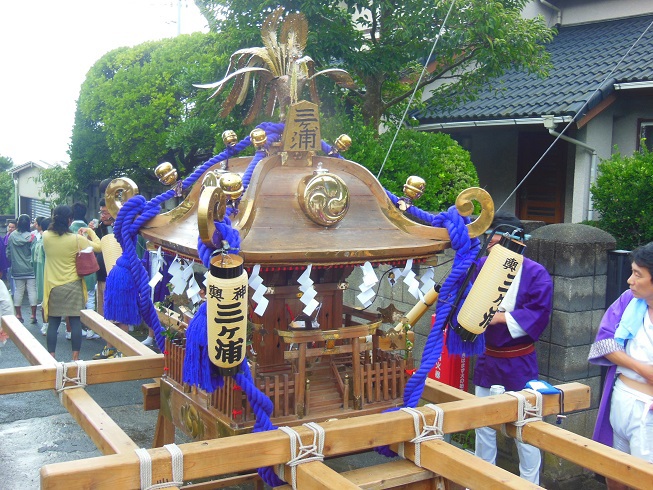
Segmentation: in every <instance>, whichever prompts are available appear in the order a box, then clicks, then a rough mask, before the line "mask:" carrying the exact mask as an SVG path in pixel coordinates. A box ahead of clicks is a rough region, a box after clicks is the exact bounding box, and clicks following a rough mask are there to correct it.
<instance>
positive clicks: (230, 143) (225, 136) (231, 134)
mask: <svg viewBox="0 0 653 490" xmlns="http://www.w3.org/2000/svg"><path fill="white" fill-rule="evenodd" d="M222 141H223V142H224V145H225V146H226V147H228V148H232V147H234V146H236V143H238V136H237V135H236V132H235V131H232V130H231V129H227V130H226V131H225V132H224V133H222Z"/></svg>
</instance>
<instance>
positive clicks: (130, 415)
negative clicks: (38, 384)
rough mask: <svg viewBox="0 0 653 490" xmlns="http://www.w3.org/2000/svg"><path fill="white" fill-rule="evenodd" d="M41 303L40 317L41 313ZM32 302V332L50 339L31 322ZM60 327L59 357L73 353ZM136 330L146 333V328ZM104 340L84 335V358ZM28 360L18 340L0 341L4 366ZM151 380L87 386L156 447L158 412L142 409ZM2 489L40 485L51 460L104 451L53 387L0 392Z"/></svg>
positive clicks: (144, 443) (135, 435) (137, 436)
mask: <svg viewBox="0 0 653 490" xmlns="http://www.w3.org/2000/svg"><path fill="white" fill-rule="evenodd" d="M40 315H41V313H40V309H39V312H38V314H37V317H38V318H40ZM29 317H30V312H29V307H23V318H26V319H27V320H26V322H27V323H26V324H25V325H26V326H27V328H28V330H29V331H30V332H32V334H33V335H34V336H35V337H36V338H37V339H38V340H39V341H40V342H41V343H42V344H43V345H45V337H44V336H42V335H41V332H40V326H41V323H40V322H39V323H38V324H32V323H29ZM64 331H65V329H64V328H63V327H62V328H60V329H59V338H58V341H57V352H56V354H57V360H59V361H68V360H70V357H71V347H70V341H68V340H66V339H65V337H64ZM134 335H136V336H138V337H139V338H144V334H143V333H142V332H135V333H134ZM103 346H104V342H103V340H102V339H97V340H86V339H84V340H83V341H82V350H81V352H80V354H81V358H82V359H87V360H88V359H91V358H92V357H93V355H94V354H96V353H97V352H99V351H100V350H101V349H102V347H103ZM20 366H29V363H28V362H27V361H26V360H25V358H24V357H23V355H22V354H21V353H20V352H19V351H18V349H17V348H16V346H15V345H14V344H13V343H12V342H11V341H8V342H7V344H6V345H5V346H4V347H0V369H4V368H9V367H20ZM150 381H151V380H142V381H130V382H123V383H109V384H105V385H95V386H89V387H87V388H86V389H87V391H88V392H89V394H91V395H92V396H93V398H94V399H95V401H97V402H98V404H99V405H100V406H101V407H102V408H103V409H105V410H106V412H107V413H108V414H109V415H110V416H111V417H112V418H113V419H114V420H115V421H116V422H117V423H118V425H120V426H121V427H122V428H123V429H124V430H125V432H126V433H127V434H128V435H129V436H130V437H131V438H132V439H133V440H134V441H135V442H136V443H137V444H138V445H139V446H141V447H151V445H152V440H153V437H154V427H155V424H156V416H157V412H144V411H143V409H142V402H143V399H142V394H141V385H142V384H143V383H144V382H150ZM0 441H2V442H1V443H0V468H2V470H1V471H0V474H1V475H2V476H1V477H0V490H30V489H37V488H39V470H40V468H41V466H43V465H45V464H49V463H56V462H63V461H71V460H77V459H83V458H90V457H95V456H101V453H100V452H99V451H98V450H97V449H96V448H95V445H94V444H93V443H92V442H91V440H90V439H89V438H88V436H87V435H86V434H85V433H84V431H83V430H82V429H80V428H79V426H78V425H77V423H76V422H75V420H74V419H73V418H72V417H71V416H70V414H69V413H68V411H67V410H66V409H65V408H63V407H62V406H61V404H60V403H59V398H58V396H57V395H56V394H55V393H54V392H53V391H39V392H32V393H18V394H12V395H1V396H0Z"/></svg>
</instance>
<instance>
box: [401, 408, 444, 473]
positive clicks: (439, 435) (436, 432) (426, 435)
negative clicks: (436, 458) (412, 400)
mask: <svg viewBox="0 0 653 490" xmlns="http://www.w3.org/2000/svg"><path fill="white" fill-rule="evenodd" d="M424 406H425V407H427V408H430V409H431V410H433V411H434V412H435V418H434V419H433V424H431V425H429V424H428V423H427V422H426V417H425V415H424V414H423V413H422V412H420V411H419V410H415V409H414V408H411V407H403V408H402V409H401V411H402V412H406V413H409V414H410V415H412V417H413V424H414V428H415V437H414V438H413V439H411V440H410V442H412V443H413V444H415V464H416V465H417V466H422V454H421V443H422V442H425V441H432V440H435V439H438V440H442V439H444V432H443V430H442V426H443V424H444V410H442V409H441V408H440V407H438V406H437V405H434V404H432V403H428V404H426V405H424ZM420 419H421V420H422V430H421V431H420V428H419V421H420ZM404 450H405V445H404V443H403V442H401V443H399V451H398V454H399V456H401V457H402V458H404V457H405V456H404Z"/></svg>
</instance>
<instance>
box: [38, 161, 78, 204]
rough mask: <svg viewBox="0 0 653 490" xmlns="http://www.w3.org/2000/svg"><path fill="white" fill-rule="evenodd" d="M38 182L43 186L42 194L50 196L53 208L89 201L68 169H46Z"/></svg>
mask: <svg viewBox="0 0 653 490" xmlns="http://www.w3.org/2000/svg"><path fill="white" fill-rule="evenodd" d="M36 181H37V182H39V183H40V184H41V192H42V194H43V195H44V196H48V200H49V201H50V202H51V203H52V205H53V206H58V205H60V204H72V203H73V202H75V201H85V200H87V199H88V196H87V195H86V193H85V192H84V191H83V190H82V189H81V188H80V186H79V184H78V183H77V181H76V179H75V178H74V177H73V175H72V172H71V170H70V168H68V167H58V166H57V167H52V168H46V169H44V170H42V171H41V173H40V174H39V176H38V177H37V178H36Z"/></svg>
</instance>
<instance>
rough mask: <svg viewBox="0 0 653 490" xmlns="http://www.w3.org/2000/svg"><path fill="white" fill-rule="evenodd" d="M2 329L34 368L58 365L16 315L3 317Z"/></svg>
mask: <svg viewBox="0 0 653 490" xmlns="http://www.w3.org/2000/svg"><path fill="white" fill-rule="evenodd" d="M2 329H3V330H4V331H5V333H6V334H7V335H9V338H10V339H11V341H12V342H13V343H14V344H16V347H18V350H19V351H20V352H21V353H22V354H23V356H24V357H25V359H27V360H28V361H29V363H30V364H31V365H32V366H36V365H52V364H56V362H57V361H56V360H55V359H54V357H52V356H51V355H50V353H49V352H48V350H47V349H46V348H45V347H43V346H42V345H41V343H40V342H39V341H38V340H36V338H34V335H32V333H31V332H30V331H29V330H27V327H25V325H23V324H22V323H21V322H20V320H18V318H16V317H15V316H14V315H6V316H3V317H2ZM0 389H1V387H0ZM8 393H12V392H8Z"/></svg>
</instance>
